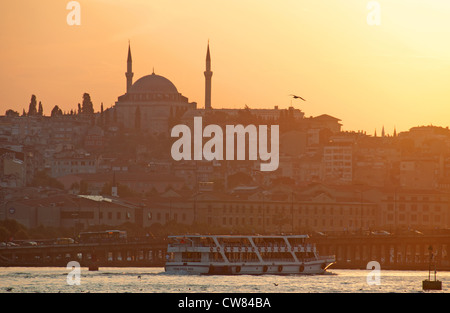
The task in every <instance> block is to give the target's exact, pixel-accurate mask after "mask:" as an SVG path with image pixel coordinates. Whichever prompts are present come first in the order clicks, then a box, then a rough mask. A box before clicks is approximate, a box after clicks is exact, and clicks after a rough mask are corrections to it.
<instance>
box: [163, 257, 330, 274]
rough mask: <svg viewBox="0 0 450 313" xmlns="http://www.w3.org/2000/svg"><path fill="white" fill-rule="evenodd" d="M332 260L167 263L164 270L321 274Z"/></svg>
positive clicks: (181, 272)
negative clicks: (277, 262)
mask: <svg viewBox="0 0 450 313" xmlns="http://www.w3.org/2000/svg"><path fill="white" fill-rule="evenodd" d="M332 264H333V261H331V260H330V261H323V260H317V261H312V262H308V263H303V264H278V265H276V264H275V265H273V264H267V265H264V264H233V265H222V264H217V265H207V264H204V265H201V264H186V265H183V264H171V263H167V264H166V266H165V270H166V272H168V273H176V274H199V275H292V274H303V275H315V274H323V273H324V272H325V271H326V269H327V268H328V267H329V266H330V265H332Z"/></svg>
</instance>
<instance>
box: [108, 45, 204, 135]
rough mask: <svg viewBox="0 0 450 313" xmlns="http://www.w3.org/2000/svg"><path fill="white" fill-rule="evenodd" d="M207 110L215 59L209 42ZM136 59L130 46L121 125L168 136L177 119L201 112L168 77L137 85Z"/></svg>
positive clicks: (153, 77)
mask: <svg viewBox="0 0 450 313" xmlns="http://www.w3.org/2000/svg"><path fill="white" fill-rule="evenodd" d="M204 74H205V86H206V88H205V89H206V90H205V109H211V77H212V72H211V57H210V52H209V43H208V49H207V56H206V71H205V73H204ZM133 75H134V74H133V60H132V57H131V47H130V45H129V46H128V58H127V72H126V73H125V76H126V87H127V89H126V93H125V94H124V95H122V96H119V98H118V100H117V102H116V103H115V107H114V110H116V112H115V113H114V114H115V115H116V118H117V123H118V124H119V125H121V126H124V127H125V128H136V127H139V128H140V129H141V130H144V131H147V132H150V133H153V134H159V133H167V132H168V131H169V127H170V121H171V119H172V118H174V117H175V116H181V115H183V114H184V113H186V112H188V111H189V112H193V111H194V112H195V111H197V103H196V102H189V100H188V98H187V97H185V96H183V95H182V94H181V93H180V92H179V91H178V89H177V87H175V85H174V84H173V83H172V82H171V81H170V80H168V79H167V78H165V77H163V76H160V75H157V74H155V72H154V71H153V73H152V74H150V75H147V76H144V77H141V78H139V79H138V80H137V81H135V82H134V83H133Z"/></svg>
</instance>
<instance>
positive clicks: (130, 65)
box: [125, 42, 134, 93]
mask: <svg viewBox="0 0 450 313" xmlns="http://www.w3.org/2000/svg"><path fill="white" fill-rule="evenodd" d="M133 75H134V74H133V61H132V59H131V47H130V42H128V59H127V72H126V73H125V76H126V77H127V93H128V92H129V91H130V88H131V86H132V85H133Z"/></svg>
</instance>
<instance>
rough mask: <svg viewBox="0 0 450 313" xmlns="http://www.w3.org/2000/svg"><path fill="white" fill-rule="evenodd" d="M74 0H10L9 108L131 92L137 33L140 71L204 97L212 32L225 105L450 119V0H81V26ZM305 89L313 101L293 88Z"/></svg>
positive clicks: (4, 26) (351, 123)
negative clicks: (377, 21)
mask: <svg viewBox="0 0 450 313" xmlns="http://www.w3.org/2000/svg"><path fill="white" fill-rule="evenodd" d="M68 2H69V1H65V0H64V1H63V0H58V1H55V0H39V1H36V0H18V1H7V2H6V1H2V3H1V5H0V12H1V13H0V42H1V49H0V68H1V71H0V84H1V87H0V113H1V114H4V112H5V111H6V109H9V108H12V109H14V110H17V111H19V112H20V113H21V112H22V109H24V108H25V109H26V110H27V109H28V104H29V102H30V98H31V95H32V94H35V95H36V96H37V99H38V101H42V103H43V105H44V113H45V114H46V115H48V114H50V111H51V109H52V108H53V106H54V105H59V106H60V107H61V108H62V109H63V110H66V111H70V110H71V109H76V107H77V104H78V103H79V102H81V99H82V94H83V93H84V92H88V93H90V95H91V98H92V100H93V102H94V109H95V110H96V111H98V110H99V108H100V104H101V102H103V103H104V107H105V108H107V107H110V106H112V105H113V104H114V102H115V101H116V100H117V97H118V96H120V95H122V94H123V93H124V92H125V88H126V83H125V82H126V80H125V75H124V73H125V71H126V57H127V49H128V40H131V47H132V54H133V71H134V81H136V80H137V79H139V78H140V77H142V76H144V75H148V74H151V73H152V68H153V67H154V68H155V72H156V74H159V75H162V76H165V77H166V78H168V79H170V80H171V81H172V82H173V83H174V84H175V86H176V87H177V88H178V91H179V92H181V93H182V94H183V95H184V96H186V97H188V98H189V100H190V101H195V102H197V103H198V106H199V107H203V106H204V75H203V71H204V69H205V56H206V45H207V42H208V39H209V40H210V47H211V58H212V71H213V72H214V75H213V78H212V106H213V107H216V108H222V107H226V108H242V107H244V106H245V105H248V106H249V107H250V108H273V107H274V106H275V105H278V106H279V107H280V108H287V107H289V106H290V105H291V104H292V105H294V106H296V107H298V108H301V109H302V110H303V111H304V112H305V114H306V116H311V115H312V116H317V115H320V114H324V113H326V114H330V115H333V116H335V117H338V118H340V119H341V120H342V123H343V125H344V130H365V131H367V132H368V133H370V134H373V132H374V130H375V129H377V130H378V134H379V133H380V132H381V127H382V126H383V125H384V126H385V129H386V132H387V133H392V131H393V128H394V126H396V127H397V131H403V130H407V129H409V128H410V127H413V126H418V125H430V124H433V125H438V126H448V125H450V40H449V38H450V18H449V16H450V1H447V0H378V1H377V2H378V3H379V4H380V7H381V25H379V26H370V25H369V24H368V22H367V16H368V14H369V13H371V10H369V9H368V8H367V4H368V2H370V1H369V0H342V1H336V0H314V1H311V0H278V1H275V0H270V1H269V0H190V1H187V0H155V1H148V0H134V1H133V0H126V1H125V0H110V1H106V0H80V1H78V2H79V3H80V5H81V25H80V26H69V25H68V24H67V22H66V18H67V15H68V14H69V12H70V11H69V10H67V9H66V5H67V3H68ZM291 93H294V94H298V95H300V96H302V97H304V98H306V99H307V102H299V100H292V99H291V98H290V97H289V96H288V95H289V94H291Z"/></svg>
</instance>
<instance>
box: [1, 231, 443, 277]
mask: <svg viewBox="0 0 450 313" xmlns="http://www.w3.org/2000/svg"><path fill="white" fill-rule="evenodd" d="M310 242H314V243H316V245H317V249H318V251H319V253H320V255H335V256H336V263H335V264H334V265H332V267H331V268H340V269H365V268H366V266H367V264H368V263H369V262H370V261H377V262H379V263H380V265H381V269H393V270H394V269H396V270H428V269H429V261H430V252H431V253H432V254H433V260H434V261H435V263H436V269H437V270H438V271H450V255H449V249H450V235H420V236H419V235H398V236H397V235H387V236H374V235H366V236H365V235H338V236H320V237H312V238H311V239H310ZM430 246H431V247H432V250H429V248H430ZM166 250H167V240H166V239H162V238H160V239H149V240H144V241H136V242H134V241H131V242H126V243H125V242H124V243H89V244H67V245H39V246H26V247H24V246H19V247H1V248H0V266H30V267H33V266H48V267H52V266H58V267H59V266H64V267H65V266H66V265H67V263H68V262H70V261H77V262H79V263H80V265H81V266H82V267H90V266H91V265H93V264H94V265H96V266H98V267H163V266H164V263H165V255H166Z"/></svg>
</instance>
